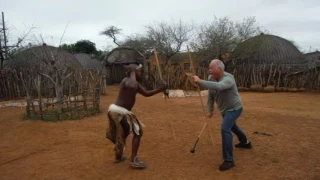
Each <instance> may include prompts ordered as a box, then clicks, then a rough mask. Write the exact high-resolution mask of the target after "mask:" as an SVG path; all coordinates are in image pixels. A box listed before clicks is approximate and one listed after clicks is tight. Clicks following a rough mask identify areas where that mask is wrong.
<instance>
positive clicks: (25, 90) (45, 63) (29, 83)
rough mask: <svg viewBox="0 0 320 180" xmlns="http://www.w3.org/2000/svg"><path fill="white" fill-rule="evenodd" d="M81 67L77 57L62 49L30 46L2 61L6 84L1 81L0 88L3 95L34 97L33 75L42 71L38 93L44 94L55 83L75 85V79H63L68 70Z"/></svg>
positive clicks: (35, 79) (34, 79)
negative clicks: (4, 91) (39, 91)
mask: <svg viewBox="0 0 320 180" xmlns="http://www.w3.org/2000/svg"><path fill="white" fill-rule="evenodd" d="M81 69H82V66H81V64H80V63H79V62H78V61H77V59H76V58H75V57H74V56H73V55H72V54H71V53H69V52H67V51H65V50H63V49H60V48H56V47H52V46H47V45H43V46H36V47H31V48H28V49H26V50H23V51H21V52H19V53H18V54H16V55H15V56H14V58H13V59H10V60H7V61H6V63H5V66H4V71H5V74H6V76H7V80H8V81H10V83H8V85H6V84H4V85H3V86H4V87H1V89H5V90H6V94H7V95H5V96H9V97H10V98H14V97H24V96H28V95H29V96H38V95H37V88H38V87H37V83H38V82H37V81H38V80H37V78H38V77H39V74H42V75H44V76H41V77H42V78H41V86H42V88H43V90H42V91H41V92H42V94H43V95H48V93H49V94H50V93H51V92H52V91H53V90H54V89H56V88H55V84H57V83H58V84H61V83H62V82H64V84H69V85H70V84H71V83H73V84H75V83H76V82H74V81H71V80H70V79H69V78H67V77H69V76H68V74H69V73H70V72H71V71H72V70H81ZM53 81H54V83H53ZM68 81H70V82H68ZM61 87H63V86H61ZM60 91H61V90H60ZM65 91H67V89H66V90H65ZM55 93H56V92H55Z"/></svg>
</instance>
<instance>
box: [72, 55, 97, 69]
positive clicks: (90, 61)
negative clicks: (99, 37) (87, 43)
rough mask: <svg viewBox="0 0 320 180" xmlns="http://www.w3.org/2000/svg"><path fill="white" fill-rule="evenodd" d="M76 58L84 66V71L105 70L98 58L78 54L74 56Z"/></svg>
mask: <svg viewBox="0 0 320 180" xmlns="http://www.w3.org/2000/svg"><path fill="white" fill-rule="evenodd" d="M74 57H76V59H77V60H78V61H79V63H80V64H81V65H82V67H83V69H86V70H98V71H100V70H102V68H103V65H102V63H101V62H100V61H99V60H97V59H96V58H94V57H92V56H91V55H90V54H85V53H77V54H74Z"/></svg>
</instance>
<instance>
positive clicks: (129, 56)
mask: <svg viewBox="0 0 320 180" xmlns="http://www.w3.org/2000/svg"><path fill="white" fill-rule="evenodd" d="M126 63H139V64H142V65H143V66H144V68H143V71H144V72H143V73H144V75H146V74H148V63H147V61H146V59H145V58H144V56H143V55H142V54H141V53H140V52H139V51H137V50H135V49H133V48H130V47H117V48H115V49H113V50H112V51H111V52H109V53H108V54H107V55H106V56H105V58H104V60H103V65H104V67H105V68H106V76H107V84H113V83H120V82H121V81H122V79H123V78H124V77H125V76H126V74H125V72H126V70H125V69H124V67H123V64H126Z"/></svg>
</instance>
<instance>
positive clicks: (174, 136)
mask: <svg viewBox="0 0 320 180" xmlns="http://www.w3.org/2000/svg"><path fill="white" fill-rule="evenodd" d="M154 55H155V58H156V62H157V67H158V72H159V77H160V80H163V79H162V72H161V67H160V64H159V60H158V54H157V51H156V48H154ZM168 95H169V93H168ZM164 101H165V105H166V111H168V107H167V96H166V95H165V94H164ZM169 124H170V126H171V129H172V134H173V138H174V140H175V141H176V134H175V132H174V129H173V126H172V124H171V121H170V120H169Z"/></svg>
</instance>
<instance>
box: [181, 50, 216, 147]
mask: <svg viewBox="0 0 320 180" xmlns="http://www.w3.org/2000/svg"><path fill="white" fill-rule="evenodd" d="M187 48H188V55H189V60H190V66H191V69H192V72H193V75H194V76H195V75H196V73H195V70H194V66H193V62H192V58H191V54H190V50H189V46H187ZM196 85H197V88H198V93H199V98H200V101H201V105H202V110H203V114H204V117H205V118H206V123H205V125H204V127H205V126H206V125H208V128H209V131H210V134H209V135H210V138H211V141H212V144H213V145H214V141H213V138H212V135H211V134H212V132H211V128H210V126H209V121H208V117H207V114H206V110H205V108H204V105H203V102H202V98H201V92H200V86H199V85H198V84H196ZM204 127H203V129H204ZM203 129H202V130H201V133H202V131H203ZM201 133H200V134H201Z"/></svg>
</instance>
